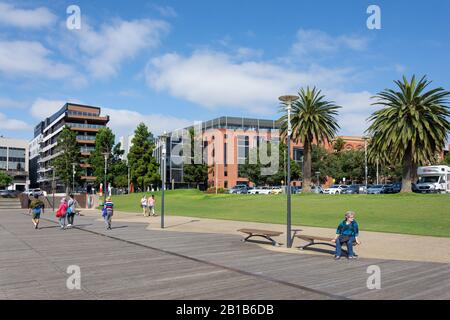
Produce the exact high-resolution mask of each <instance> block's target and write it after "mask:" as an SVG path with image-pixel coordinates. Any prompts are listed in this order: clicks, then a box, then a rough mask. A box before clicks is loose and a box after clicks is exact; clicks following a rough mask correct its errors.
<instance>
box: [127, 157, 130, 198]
mask: <svg viewBox="0 0 450 320" xmlns="http://www.w3.org/2000/svg"><path fill="white" fill-rule="evenodd" d="M127 169H128V177H127V183H128V184H127V194H130V163H129V162H128V160H127Z"/></svg>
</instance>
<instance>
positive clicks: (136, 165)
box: [128, 123, 161, 191]
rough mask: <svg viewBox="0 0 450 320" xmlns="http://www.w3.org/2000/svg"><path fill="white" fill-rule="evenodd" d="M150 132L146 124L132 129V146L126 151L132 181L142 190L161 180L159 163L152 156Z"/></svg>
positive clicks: (152, 147)
mask: <svg viewBox="0 0 450 320" xmlns="http://www.w3.org/2000/svg"><path fill="white" fill-rule="evenodd" d="M150 137H151V133H150V131H149V130H148V128H147V126H146V125H145V124H143V123H140V124H139V125H138V126H137V128H136V130H135V131H134V138H133V140H132V141H131V142H132V144H133V145H132V147H131V148H130V152H129V153H128V163H129V165H130V168H131V179H132V180H133V183H134V184H135V185H137V186H140V187H141V189H142V190H143V191H144V190H145V189H146V187H147V186H149V185H150V184H154V185H157V184H159V183H160V181H161V177H160V174H159V171H158V169H159V165H158V163H157V162H156V159H155V157H153V155H152V153H153V149H154V147H155V146H154V144H153V143H151V142H150V140H149V139H150Z"/></svg>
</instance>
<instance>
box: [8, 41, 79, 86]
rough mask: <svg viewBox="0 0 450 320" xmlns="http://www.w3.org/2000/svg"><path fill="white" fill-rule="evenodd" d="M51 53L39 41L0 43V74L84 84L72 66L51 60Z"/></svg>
mask: <svg viewBox="0 0 450 320" xmlns="http://www.w3.org/2000/svg"><path fill="white" fill-rule="evenodd" d="M51 53H52V52H51V51H50V50H48V49H47V48H45V47H44V46H43V45H42V44H41V43H40V42H37V41H0V73H5V74H8V75H17V76H25V77H27V76H40V77H43V78H46V79H62V78H66V79H67V80H68V81H71V82H73V83H77V84H81V83H83V82H84V79H83V77H81V76H80V75H79V74H78V73H77V72H76V70H75V69H74V68H73V67H72V66H70V65H67V64H63V63H60V62H55V61H53V60H51V59H50V58H49V56H50V55H51Z"/></svg>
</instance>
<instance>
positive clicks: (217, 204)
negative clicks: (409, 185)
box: [113, 190, 450, 237]
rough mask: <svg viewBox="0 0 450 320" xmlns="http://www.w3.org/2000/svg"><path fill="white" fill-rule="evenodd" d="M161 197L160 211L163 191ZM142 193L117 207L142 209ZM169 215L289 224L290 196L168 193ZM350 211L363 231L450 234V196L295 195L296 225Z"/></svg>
mask: <svg viewBox="0 0 450 320" xmlns="http://www.w3.org/2000/svg"><path fill="white" fill-rule="evenodd" d="M147 194H154V195H155V197H156V204H157V206H156V209H157V210H156V211H157V212H160V208H161V207H160V206H161V193H160V192H154V193H147ZM141 197H142V193H135V194H131V195H123V196H116V197H114V198H113V201H114V204H115V209H116V210H119V211H127V212H142V209H141V208H140V199H141ZM165 199H166V201H165V212H166V214H167V215H178V216H189V217H199V218H212V219H226V220H240V221H255V222H267V223H279V224H285V223H286V196H285V195H230V194H219V195H215V194H204V193H202V192H199V191H197V190H175V191H166V192H165ZM347 210H353V211H355V212H356V219H357V221H358V223H359V225H360V228H361V229H362V230H367V231H380V232H392V233H405V234H416V235H429V236H439V237H450V195H442V194H436V195H435V194H389V195H321V194H301V195H293V196H292V224H293V225H304V226H314V227H331V228H335V227H336V226H337V225H338V223H339V222H340V221H341V220H342V219H343V216H344V213H345V211H347Z"/></svg>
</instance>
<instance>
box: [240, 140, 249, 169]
mask: <svg viewBox="0 0 450 320" xmlns="http://www.w3.org/2000/svg"><path fill="white" fill-rule="evenodd" d="M237 140H238V154H237V159H238V164H245V162H246V160H247V159H248V154H249V139H248V136H238V138H237Z"/></svg>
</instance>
